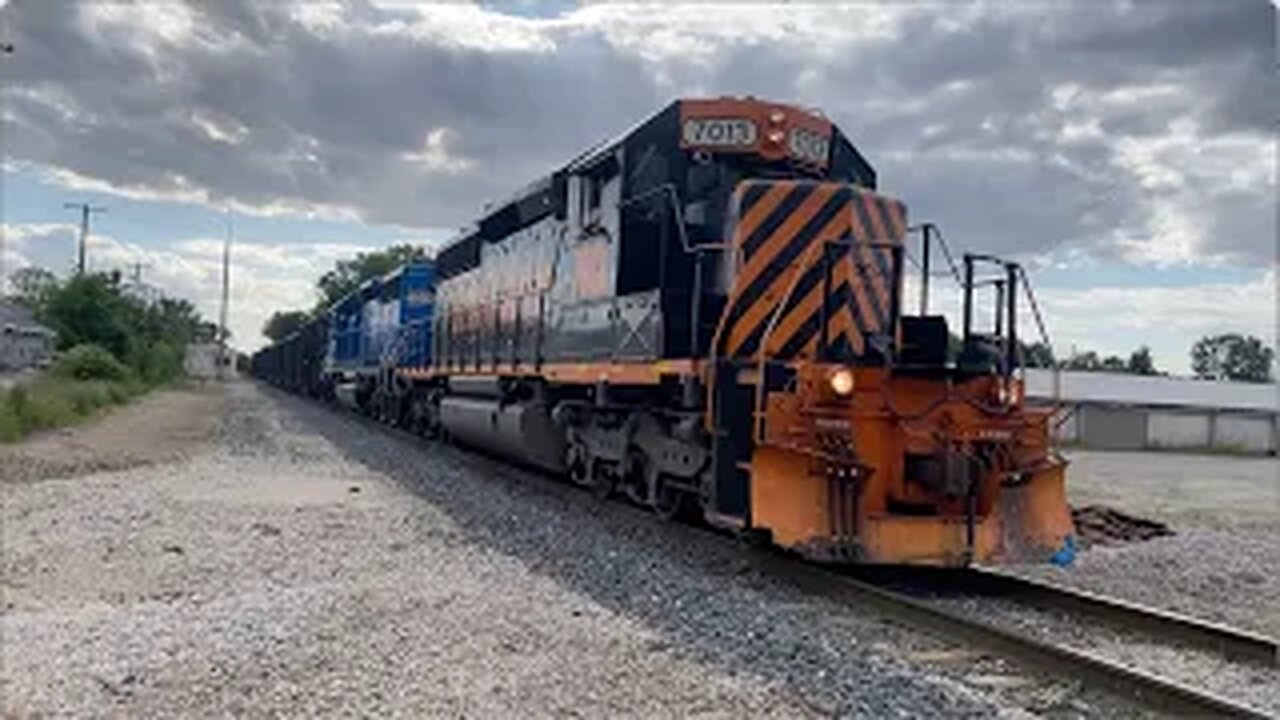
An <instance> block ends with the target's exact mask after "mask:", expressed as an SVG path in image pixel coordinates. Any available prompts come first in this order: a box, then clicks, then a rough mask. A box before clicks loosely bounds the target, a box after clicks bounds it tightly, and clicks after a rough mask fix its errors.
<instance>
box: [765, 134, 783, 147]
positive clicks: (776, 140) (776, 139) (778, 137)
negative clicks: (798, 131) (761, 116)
mask: <svg viewBox="0 0 1280 720" xmlns="http://www.w3.org/2000/svg"><path fill="white" fill-rule="evenodd" d="M766 137H768V138H769V142H771V143H773V144H774V145H780V144H782V138H783V137H784V136H783V133H782V131H781V130H774V131H772V132H770V133H769V134H768V135H767V136H766Z"/></svg>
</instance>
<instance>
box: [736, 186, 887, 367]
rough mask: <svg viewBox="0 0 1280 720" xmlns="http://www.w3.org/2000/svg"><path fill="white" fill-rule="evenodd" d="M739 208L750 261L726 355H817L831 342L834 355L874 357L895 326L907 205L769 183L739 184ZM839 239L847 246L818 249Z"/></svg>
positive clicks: (744, 258)
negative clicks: (873, 343) (873, 341)
mask: <svg viewBox="0 0 1280 720" xmlns="http://www.w3.org/2000/svg"><path fill="white" fill-rule="evenodd" d="M735 204H736V211H737V223H736V225H735V228H734V233H733V242H734V246H735V247H736V248H737V250H738V252H739V257H740V259H741V262H740V265H739V268H738V273H737V276H736V278H735V279H734V283H733V288H732V289H731V291H730V297H729V303H728V305H727V307H726V309H725V313H726V317H725V320H724V322H723V324H722V327H723V329H722V331H721V333H720V340H719V346H718V348H717V351H718V353H719V354H720V355H721V356H727V357H741V358H747V357H754V356H756V355H757V354H760V353H761V351H762V350H763V354H764V355H765V356H766V357H769V358H775V359H791V358H796V357H815V356H816V354H817V350H818V346H819V343H820V342H822V341H823V340H824V339H825V343H826V345H825V350H826V352H825V353H824V356H825V357H829V358H832V359H847V360H853V359H855V358H857V357H862V356H866V355H868V354H870V353H871V352H872V351H871V349H870V348H869V347H868V344H867V338H868V337H869V336H871V335H874V334H875V333H881V332H889V329H890V328H892V327H893V325H894V319H893V318H891V317H890V314H891V313H892V312H893V310H894V305H893V294H894V292H895V289H894V287H893V283H894V272H893V246H896V245H900V244H901V243H902V239H903V236H904V235H905V234H906V209H905V207H904V206H903V205H902V203H900V202H898V201H897V200H892V199H890V198H886V197H883V196H880V195H877V194H875V193H870V192H867V191H864V190H861V189H858V188H855V187H853V186H850V185H844V184H835V183H820V182H812V181H796V180H786V181H774V180H760V181H747V182H744V183H742V184H741V185H739V187H738V189H737V191H736V194H735ZM832 240H839V241H840V242H839V243H836V244H834V245H829V246H828V247H827V248H826V249H825V250H823V249H821V248H819V249H817V250H814V248H815V246H817V245H819V244H820V243H827V241H832ZM823 252H826V253H827V257H825V258H823V257H821V254H822V253H823ZM802 266H803V267H802ZM797 275H798V276H797ZM784 299H785V306H784V307H783V308H782V311H781V313H778V312H777V310H778V305H779V303H783V302H784ZM824 304H825V307H824ZM775 315H776V316H777V317H776V319H775ZM824 317H825V318H827V327H826V328H825V332H824V328H823V327H822V318H824ZM771 322H772V323H773V328H772V330H771V331H770V330H769V326H770V323H771ZM766 333H768V337H767V339H766V337H765V336H766ZM762 343H763V344H764V347H763V348H762V347H761V344H762Z"/></svg>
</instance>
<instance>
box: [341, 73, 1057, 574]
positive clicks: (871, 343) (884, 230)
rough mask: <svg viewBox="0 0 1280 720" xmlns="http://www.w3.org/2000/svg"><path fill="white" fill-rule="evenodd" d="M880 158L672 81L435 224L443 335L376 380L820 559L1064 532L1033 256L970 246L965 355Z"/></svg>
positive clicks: (467, 424)
mask: <svg viewBox="0 0 1280 720" xmlns="http://www.w3.org/2000/svg"><path fill="white" fill-rule="evenodd" d="M876 185H877V178H876V173H875V171H874V169H873V168H872V167H871V165H870V164H869V163H868V162H867V160H866V159H865V158H864V157H863V156H862V154H861V153H859V151H858V150H857V149H856V148H855V147H854V146H853V145H852V143H850V141H849V140H848V138H847V137H846V136H845V135H844V134H843V133H842V132H841V131H840V130H839V129H838V128H837V127H835V126H834V125H833V124H832V123H831V122H830V121H828V120H827V119H826V118H824V117H823V116H822V115H821V114H819V113H818V112H816V111H810V110H805V109H801V108H798V107H794V106H790V105H785V104H779V103H773V102H766V101H761V100H756V99H752V98H746V99H733V98H720V99H711V100H679V101H676V102H674V103H672V104H671V105H670V106H668V107H667V108H665V109H664V110H662V111H661V112H659V113H658V114H656V115H655V116H653V117H651V118H649V119H648V120H646V121H645V122H643V123H641V124H640V125H639V126H637V127H636V128H634V129H632V130H631V131H629V132H627V133H625V134H624V135H623V136H622V137H621V138H619V139H617V140H615V141H612V142H608V143H605V144H603V145H601V146H598V147H596V148H595V149H593V150H591V151H589V152H587V153H585V154H583V155H581V156H580V157H578V158H576V159H575V160H573V161H572V162H570V163H569V164H568V165H566V166H564V167H563V168H561V169H559V170H557V171H556V172H554V173H552V174H551V175H549V176H547V177H545V178H542V179H540V180H539V181H537V182H535V183H533V184H532V185H530V186H528V187H527V188H526V189H524V190H523V191H522V192H520V193H518V194H517V195H516V196H515V197H513V198H511V199H510V200H508V201H507V202H504V203H501V204H500V205H498V206H496V207H495V208H494V209H493V210H492V211H490V212H488V213H487V214H486V215H485V216H484V217H482V218H480V219H479V221H478V222H477V223H476V224H475V225H474V227H472V228H470V229H469V231H467V232H465V233H463V234H462V235H461V236H460V237H458V238H457V239H456V240H454V241H453V242H451V243H449V244H448V245H447V246H446V247H444V248H443V249H442V250H441V251H440V253H439V254H438V256H437V258H436V265H435V273H436V288H435V291H436V306H435V312H434V317H433V319H432V325H433V332H432V339H433V342H432V352H431V353H430V354H429V355H419V356H417V357H416V358H414V359H413V361H412V362H404V363H396V364H395V365H394V368H393V369H392V370H390V371H389V372H387V373H384V374H383V375H381V376H379V378H378V382H377V384H376V385H375V386H374V387H373V388H372V389H371V390H370V391H369V394H370V395H371V396H377V397H378V398H379V400H378V401H377V402H375V403H372V404H371V405H370V406H376V407H377V408H380V410H379V412H381V413H382V414H384V416H388V417H389V418H390V419H391V420H393V421H395V422H399V423H403V424H406V425H410V426H412V427H414V428H415V429H416V430H418V431H420V432H423V433H424V434H430V435H443V436H446V437H449V438H452V439H454V440H456V441H459V442H461V443H464V444H467V445H472V446H477V447H481V448H484V449H487V450H489V451H491V452H494V453H498V454H502V455H506V456H508V457H511V458H513V459H516V460H518V461H521V462H524V463H527V464H531V465H536V466H539V467H542V468H546V469H548V470H551V471H554V472H563V473H565V474H567V475H568V477H569V478H570V479H571V480H572V481H573V482H575V483H577V484H579V485H581V486H583V487H586V488H590V489H591V490H592V491H593V492H595V493H597V494H599V495H600V496H609V495H613V494H620V495H623V496H626V497H628V498H630V499H631V500H633V501H635V502H637V503H641V504H644V505H647V506H649V507H651V508H652V509H653V510H654V511H655V512H657V513H659V514H660V515H662V516H664V517H674V516H677V515H694V516H697V517H700V518H702V519H705V520H706V521H707V522H709V523H711V524H713V525H716V526H720V527H725V528H731V529H734V530H737V531H741V532H744V533H750V534H753V535H756V536H761V537H764V538H767V539H768V540H770V541H771V542H773V543H775V544H777V545H779V546H781V547H784V548H788V549H791V550H793V551H795V552H797V553H799V554H801V555H804V556H807V557H810V558H815V559H820V560H826V561H838V562H855V563H894V564H933V565H964V564H968V563H970V562H973V561H994V560H1000V559H1008V558H1013V557H1019V558H1026V557H1039V558H1053V559H1055V560H1056V561H1065V560H1067V559H1069V558H1070V555H1071V551H1072V547H1073V539H1072V538H1073V534H1072V533H1073V528H1072V525H1071V519H1070V513H1069V510H1068V507H1067V504H1066V499H1065V492H1064V487H1063V483H1064V467H1065V463H1064V461H1063V460H1062V459H1061V458H1060V457H1059V456H1058V455H1057V454H1056V453H1055V452H1054V451H1053V450H1052V448H1051V446H1050V432H1049V417H1050V415H1049V412H1048V411H1046V410H1041V409H1034V408H1029V407H1026V406H1025V405H1024V404H1023V400H1022V386H1021V382H1020V381H1019V378H1018V376H1017V374H1016V370H1017V368H1018V365H1019V357H1018V347H1019V345H1018V339H1017V328H1018V317H1017V310H1018V307H1019V303H1018V298H1019V287H1020V283H1022V282H1025V276H1024V275H1023V274H1022V272H1021V269H1020V268H1019V267H1018V266H1017V265H1016V264H1013V263H1009V262H1005V261H1003V260H1001V259H999V258H993V257H989V256H966V257H965V260H964V275H963V281H962V283H961V290H962V292H963V301H964V312H963V317H962V331H961V335H960V344H961V349H960V352H959V353H958V357H956V358H954V359H953V358H951V357H950V356H949V353H948V341H949V338H950V337H951V333H950V331H949V329H948V326H947V321H946V319H945V318H944V317H943V316H939V315H929V314H927V313H926V306H927V300H925V299H924V298H922V302H921V312H920V314H918V315H914V316H913V315H909V314H908V313H906V312H905V309H904V302H903V297H902V292H903V273H904V267H903V261H904V256H905V245H906V240H907V237H908V234H909V233H912V232H922V234H923V237H922V240H923V243H922V247H923V249H924V251H925V252H926V253H927V252H928V248H929V245H930V235H929V230H928V227H927V226H923V227H922V228H909V227H908V225H907V213H906V207H905V205H904V204H903V203H902V202H901V201H899V200H897V199H895V198H892V197H889V196H887V195H885V194H883V193H879V192H877V190H876ZM984 269H994V270H995V277H984V276H983V271H984ZM928 280H929V273H928V271H927V263H926V270H925V272H923V273H922V281H923V282H924V287H925V289H924V291H923V292H924V293H925V294H926V295H925V297H927V292H928V290H927V288H928ZM988 289H993V290H995V291H996V295H997V296H998V297H997V299H996V302H994V303H993V313H992V316H990V317H989V320H988V322H987V323H986V325H985V326H984V327H983V329H982V330H979V325H980V324H981V323H980V322H979V318H978V317H977V310H976V308H977V298H976V295H977V294H978V293H980V292H986V291H987V290H988ZM335 317H337V316H336V315H335ZM335 327H336V324H335Z"/></svg>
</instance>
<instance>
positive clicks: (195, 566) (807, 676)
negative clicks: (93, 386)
mask: <svg viewBox="0 0 1280 720" xmlns="http://www.w3.org/2000/svg"><path fill="white" fill-rule="evenodd" d="M162 404H163V403H162ZM171 405H172V403H171ZM220 411H221V414H220V416H219V418H218V420H217V421H216V422H215V423H213V424H212V427H211V428H210V429H209V431H208V435H207V437H205V438H204V439H203V440H202V441H201V442H200V444H199V445H198V447H194V448H188V451H187V452H185V453H182V454H181V455H164V456H163V457H162V458H161V459H158V460H157V461H156V462H153V463H151V464H145V465H135V466H131V467H128V468H125V469H122V470H112V471H106V472H102V471H96V470H93V469H92V467H91V466H78V467H80V471H78V473H79V474H77V473H70V475H71V476H70V477H49V476H47V475H45V476H42V477H41V478H40V479H39V481H38V482H22V481H15V480H16V478H14V477H11V476H6V480H7V482H5V483H3V485H2V487H3V489H4V493H5V502H4V509H3V520H4V527H3V530H4V532H3V539H4V548H3V588H4V598H3V602H4V605H3V618H2V622H0V630H2V631H3V638H2V639H3V674H2V681H3V684H2V687H0V689H2V690H3V697H4V703H5V709H6V711H7V712H8V713H10V714H11V715H13V716H18V717H22V716H26V715H31V716H34V715H45V714H54V715H62V714H70V715H91V716H99V715H115V714H124V715H128V716H149V717H156V716H171V715H179V714H181V715H198V716H209V715H225V714H245V715H254V716H262V715H289V716H315V715H318V714H324V715H333V714H342V715H364V716H368V715H376V716H383V715H398V716H414V717H416V716H428V715H429V716H446V717H477V716H479V717H495V716H508V717H510V716H521V717H526V716H580V717H603V716H633V717H638V716H644V717H653V716H686V715H693V716H706V717H738V716H761V717H770V716H772V717H826V716H832V715H846V716H866V717H895V716H897V717H910V716H920V715H934V714H938V713H946V714H949V715H957V716H971V717H990V716H993V715H1005V716H1016V715H1018V714H1019V711H1018V707H1019V706H1020V705H1022V704H1027V703H1034V702H1041V703H1042V704H1043V703H1049V705H1050V706H1052V705H1054V704H1055V703H1058V704H1061V706H1062V708H1064V710H1065V711H1067V712H1068V714H1069V715H1070V714H1080V712H1086V714H1087V711H1088V709H1089V707H1090V706H1088V705H1082V704H1081V703H1082V702H1085V701H1082V700H1079V699H1077V695H1070V696H1068V697H1066V698H1065V699H1064V696H1063V695H1062V693H1061V692H1057V694H1051V695H1050V696H1048V699H1045V697H1043V696H1042V695H1035V694H1034V693H1031V692H1029V691H1028V692H1021V693H1020V694H1019V693H1018V692H1017V691H1016V690H1014V691H1006V690H1005V689H1004V687H1003V685H1000V684H999V683H995V684H993V683H992V682H991V677H993V675H992V673H993V672H994V671H993V668H995V669H997V670H998V663H996V662H995V661H990V660H987V661H984V660H982V659H981V658H975V657H974V656H972V655H964V654H961V655H956V654H955V653H954V652H953V653H952V655H951V656H948V655H947V654H946V653H947V651H948V649H947V648H946V646H943V645H939V644H938V643H937V642H934V641H932V640H929V639H927V638H920V637H914V636H910V635H909V634H908V633H907V632H906V631H904V630H899V629H897V628H894V627H892V626H889V625H885V624H882V623H880V622H878V621H876V620H874V619H871V618H866V617H860V616H859V615H858V614H857V613H855V612H852V611H850V610H849V609H847V608H842V607H838V606H835V605H831V604H828V603H826V602H822V601H819V600H817V599H813V598H808V597H805V596H804V595H802V594H800V592H799V591H797V590H793V589H791V588H788V587H785V586H782V585H780V584H779V583H778V582H777V581H775V580H772V579H770V578H767V577H763V576H761V575H760V574H759V573H756V572H754V571H753V570H752V569H751V568H750V566H749V564H747V563H744V562H743V561H742V560H741V559H740V551H741V550H742V549H741V548H737V547H735V546H734V544H733V543H731V542H726V541H725V539H724V538H721V537H716V536H712V535H709V534H707V533H703V532H700V531H697V530H693V529H683V528H671V527H669V526H664V525H662V524H661V523H659V522H658V521H657V520H656V519H654V518H651V517H649V516H648V515H645V514H643V513H641V512H639V511H636V510H633V509H631V508H627V507H625V506H622V505H619V504H608V505H600V504H598V503H597V502H596V501H594V500H593V499H591V498H590V496H588V495H587V494H585V493H581V492H578V491H575V490H573V489H571V488H568V487H565V486H561V485H558V484H556V483H552V482H550V481H548V480H547V479H546V478H543V477H541V476H538V475H535V474H529V473H524V472H522V471H516V470H510V469H508V468H506V467H505V466H502V465H499V464H498V463H496V462H492V461H489V460H485V459H483V458H478V457H477V456H474V455H471V454H467V453H462V452H460V451H457V450H454V449H450V448H443V447H438V446H422V445H417V444H415V443H413V442H411V441H409V440H407V439H405V438H404V437H400V436H395V435H392V434H390V433H387V432H383V431H381V430H379V429H378V428H373V427H370V426H369V424H367V423H364V422H360V421H357V420H356V419H353V418H350V417H345V416H343V415H341V414H338V413H335V412H333V411H332V410H328V409H325V408H321V407H317V406H313V405H310V404H307V403H305V402H304V401H301V400H298V399H295V398H291V397H287V396H283V395H280V394H278V393H275V392H274V391H267V390H263V389H260V388H258V387H257V386H254V385H250V384H247V383H242V384H235V385H232V386H230V387H229V388H228V390H227V397H226V399H225V401H224V402H221V403H220ZM156 414H158V415H161V416H163V414H164V413H163V412H162V411H156ZM174 424H181V423H177V422H176V420H175V421H174V422H172V423H169V422H162V423H157V425H158V426H160V428H163V427H164V426H168V425H174ZM88 431H89V430H86V432H88ZM162 434H163V433H162ZM188 439H189V436H188ZM137 442H138V443H139V444H142V445H151V444H154V443H153V441H152V440H150V439H148V438H147V437H145V436H143V435H138V436H137ZM27 479H30V478H27ZM912 652H914V653H917V655H916V657H917V659H916V660H912V659H911V658H912V656H911V655H910V654H909V653H912ZM930 653H932V655H930ZM957 657H959V658H960V659H961V660H963V662H964V663H965V664H966V665H965V668H966V669H965V671H963V672H952V673H947V672H934V671H933V670H934V669H936V667H937V666H939V665H940V664H942V665H945V664H951V665H955V664H956V662H957V660H956V658H957ZM968 668H985V672H983V673H982V674H981V675H979V676H974V677H973V678H972V682H969V681H966V680H965V677H968V676H969V675H971V674H972V673H971V672H969V671H968ZM996 685H1000V686H999V687H996ZM993 688H994V689H993ZM1040 689H1043V688H1040ZM1040 689H1037V690H1036V692H1039V691H1040ZM1050 690H1052V688H1050ZM1010 698H1012V699H1010ZM1036 698H1039V700H1036ZM1073 702H1074V703H1076V705H1072V704H1071V703H1073ZM1073 708H1074V710H1073ZM1081 708H1083V710H1082V709H1081Z"/></svg>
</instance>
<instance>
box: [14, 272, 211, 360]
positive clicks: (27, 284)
mask: <svg viewBox="0 0 1280 720" xmlns="http://www.w3.org/2000/svg"><path fill="white" fill-rule="evenodd" d="M12 284H13V287H14V291H15V295H14V299H15V300H16V301H17V302H19V303H21V304H23V305H26V306H27V307H29V308H31V310H32V311H33V313H34V314H35V317H36V319H37V320H39V321H40V322H41V323H42V324H43V325H45V326H46V327H48V328H49V329H50V330H53V331H54V332H55V333H56V334H57V348H58V349H59V350H70V349H72V348H75V347H77V346H92V347H96V348H101V349H102V350H104V351H105V352H107V353H109V354H110V355H111V357H112V358H114V359H115V360H117V361H119V362H120V363H121V364H122V365H123V366H124V367H125V368H127V369H128V371H129V372H131V373H132V374H134V375H135V376H136V378H137V379H138V380H140V381H142V382H144V383H148V384H152V383H159V382H165V381H167V380H170V379H172V378H174V377H177V376H178V375H179V374H181V372H182V361H183V356H184V354H185V351H186V346H187V344H188V343H190V342H192V341H193V340H196V339H198V338H199V339H209V340H212V339H214V336H216V333H217V331H216V327H215V326H214V325H212V324H211V323H207V322H205V321H204V320H203V319H202V318H201V317H200V314H199V313H198V312H196V309H195V306H194V305H192V304H191V303H190V302H188V301H187V300H182V299H175V298H161V299H159V300H157V301H156V302H147V301H145V300H143V299H142V298H139V297H136V296H135V295H133V294H131V293H130V292H129V291H128V289H127V288H126V287H125V286H124V284H123V283H122V282H121V277H120V273H118V272H112V273H95V274H87V275H76V276H74V277H71V278H70V279H67V280H65V281H64V280H60V279H58V277H57V276H55V275H54V274H53V273H51V272H49V271H48V270H43V269H40V268H23V269H21V270H18V271H17V272H15V273H14V275H13V278H12Z"/></svg>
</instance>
